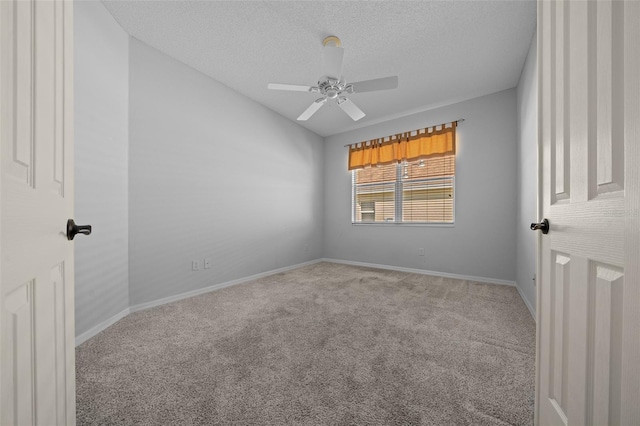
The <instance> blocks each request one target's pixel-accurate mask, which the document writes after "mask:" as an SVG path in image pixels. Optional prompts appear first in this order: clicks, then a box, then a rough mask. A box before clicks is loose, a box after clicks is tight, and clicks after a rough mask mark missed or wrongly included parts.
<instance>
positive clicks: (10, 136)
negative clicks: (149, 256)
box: [0, 0, 75, 425]
mask: <svg viewBox="0 0 640 426" xmlns="http://www.w3.org/2000/svg"><path fill="white" fill-rule="evenodd" d="M72 5H73V4H72V2H63V1H38V2H33V1H26V0H2V1H0V94H1V96H0V107H1V110H0V114H1V115H0V135H1V141H0V142H1V146H0V155H1V157H2V158H1V162H0V172H1V173H0V175H1V182H0V183H1V187H0V201H1V203H2V204H1V208H0V242H1V245H0V258H1V263H0V267H1V278H2V280H1V282H0V330H1V336H0V345H1V348H0V383H1V385H0V397H1V398H0V401H1V402H0V424H2V425H30V424H41V425H55V424H58V425H72V424H75V382H74V381H75V366H74V360H75V358H74V311H73V309H74V308H73V299H74V294H73V242H72V241H68V240H67V238H66V235H65V231H66V222H67V219H69V218H73V104H72V100H73V91H72V86H73V55H72V54H73V52H72V47H73V39H72V37H73V22H72V18H73V16H72Z"/></svg>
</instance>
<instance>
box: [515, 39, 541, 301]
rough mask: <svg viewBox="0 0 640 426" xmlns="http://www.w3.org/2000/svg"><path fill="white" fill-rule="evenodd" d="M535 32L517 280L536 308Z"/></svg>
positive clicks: (525, 77)
mask: <svg viewBox="0 0 640 426" xmlns="http://www.w3.org/2000/svg"><path fill="white" fill-rule="evenodd" d="M536 46H537V43H536V35H535V34H534V36H533V40H532V41H531V47H530V48H529V54H528V55H527V61H526V62H525V64H524V68H523V70H522V76H521V77H520V83H518V221H517V227H518V228H517V231H516V237H517V244H518V250H517V253H518V261H517V276H516V279H517V282H518V287H519V288H520V291H521V292H522V294H523V295H524V297H525V298H526V300H527V302H529V305H530V307H531V308H532V309H533V310H534V312H535V309H536V291H535V286H534V281H533V276H534V274H535V272H536V234H535V233H534V232H531V230H530V229H529V225H530V224H531V222H535V221H536V220H537V219H538V208H537V197H538V141H537V137H538V128H537V122H538V102H537V99H538V81H537V78H538V75H537V54H536Z"/></svg>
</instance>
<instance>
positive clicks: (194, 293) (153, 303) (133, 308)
mask: <svg viewBox="0 0 640 426" xmlns="http://www.w3.org/2000/svg"><path fill="white" fill-rule="evenodd" d="M319 262H330V263H342V264H345V265H354V266H365V267H370V268H378V269H387V270H392V271H400V272H410V273H414V274H424V275H434V276H439V277H446V278H456V279H460V280H471V281H477V282H483V283H489V284H501V285H510V286H515V287H516V288H517V289H518V292H519V293H520V296H521V297H522V299H523V300H524V303H525V305H527V308H528V309H529V311H530V312H531V314H532V315H534V313H533V309H532V308H531V305H530V304H529V302H528V300H527V299H526V298H525V297H524V295H523V294H522V292H520V289H519V288H518V287H517V285H516V282H515V281H508V280H500V279H495V278H484V277H474V276H469V275H459V274H449V273H446V272H437V271H427V270H424V269H413V268H402V267H398V266H389V265H379V264H376V263H364V262H353V261H349V260H339V259H328V258H322V259H315V260H311V261H308V262H303V263H298V264H296V265H291V266H286V267H284V268H278V269H273V270H271V271H266V272H261V273H259V274H255V275H250V276H248V277H243V278H238V279H236V280H233V281H228V282H224V283H220V284H214V285H212V286H209V287H204V288H200V289H197V290H192V291H188V292H185V293H180V294H176V295H174V296H169V297H164V298H162V299H157V300H152V301H150V302H145V303H140V304H138V305H133V306H130V307H129V308H127V309H124V310H123V311H121V312H119V313H117V314H116V315H114V316H112V317H111V318H109V319H107V320H105V321H103V322H101V323H100V324H98V325H96V326H94V327H92V328H91V329H89V330H87V331H85V332H84V333H82V334H81V335H79V336H76V346H78V345H80V344H82V343H84V342H86V341H87V340H89V339H90V338H92V337H93V336H95V335H96V334H98V333H100V332H101V331H103V330H105V329H106V328H108V327H109V326H111V325H113V324H115V323H116V322H118V321H119V320H121V319H122V318H124V317H126V316H127V315H129V314H130V313H133V312H138V311H142V310H144V309H149V308H153V307H155V306H160V305H165V304H167V303H171V302H176V301H178V300H182V299H187V298H189V297H194V296H198V295H200V294H204V293H209V292H211V291H215V290H219V289H221V288H225V287H231V286H233V285H236V284H241V283H244V282H247V281H252V280H256V279H258V278H263V277H267V276H269V275H274V274H279V273H281V272H286V271H290V270H292V269H296V268H301V267H303V266H308V265H313V264H314V263H319ZM534 319H535V315H534Z"/></svg>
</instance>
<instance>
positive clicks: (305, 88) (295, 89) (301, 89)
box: [267, 83, 312, 92]
mask: <svg viewBox="0 0 640 426" xmlns="http://www.w3.org/2000/svg"><path fill="white" fill-rule="evenodd" d="M267 89H271V90H290V91H293V92H311V89H312V87H311V86H300V85H298V84H280V83H269V84H267Z"/></svg>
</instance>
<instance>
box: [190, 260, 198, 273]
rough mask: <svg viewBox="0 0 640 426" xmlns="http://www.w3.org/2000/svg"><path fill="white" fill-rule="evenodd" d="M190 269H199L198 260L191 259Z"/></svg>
mask: <svg viewBox="0 0 640 426" xmlns="http://www.w3.org/2000/svg"><path fill="white" fill-rule="evenodd" d="M191 270H192V271H198V270H200V261H198V260H192V261H191Z"/></svg>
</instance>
